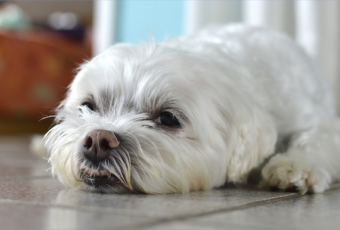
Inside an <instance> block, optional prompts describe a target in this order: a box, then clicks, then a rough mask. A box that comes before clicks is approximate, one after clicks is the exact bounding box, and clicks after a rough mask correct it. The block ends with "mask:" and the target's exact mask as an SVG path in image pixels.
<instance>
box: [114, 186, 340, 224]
mask: <svg viewBox="0 0 340 230" xmlns="http://www.w3.org/2000/svg"><path fill="white" fill-rule="evenodd" d="M334 189H340V183H337V184H333V185H331V186H330V187H329V189H328V190H327V191H330V190H334ZM327 191H326V192H327ZM298 197H304V195H300V194H298V193H289V194H287V195H282V196H279V197H272V198H268V199H263V200H260V201H253V202H249V203H245V204H241V205H238V206H231V207H224V208H223V207H221V208H219V209H215V210H211V211H206V212H201V213H198V214H194V213H193V214H192V213H190V214H187V215H182V216H178V217H174V218H172V219H169V218H159V219H157V220H155V221H154V222H153V223H148V224H145V225H144V226H141V225H139V226H137V225H128V226H122V227H120V228H121V229H134V228H139V229H142V228H149V227H152V226H155V225H157V224H163V223H167V222H172V221H181V220H187V219H190V218H194V217H200V216H207V215H211V214H218V213H222V212H231V211H237V210H243V209H247V208H252V207H256V206H262V205H266V204H269V203H274V202H278V201H283V200H289V199H293V198H298Z"/></svg>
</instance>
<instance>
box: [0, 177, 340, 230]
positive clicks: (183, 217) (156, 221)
mask: <svg viewBox="0 0 340 230" xmlns="http://www.w3.org/2000/svg"><path fill="white" fill-rule="evenodd" d="M46 178H47V177H46ZM33 179H34V178H33ZM42 179H44V178H42ZM339 188H340V183H339V184H335V185H332V186H331V187H330V189H329V190H333V189H339ZM298 197H303V196H302V195H300V194H297V193H288V194H285V195H280V196H276V197H271V198H267V199H262V200H255V201H250V202H246V203H241V204H235V205H232V206H230V205H228V206H227V207H223V205H222V206H217V207H212V208H211V209H210V210H200V211H199V212H194V213H179V214H177V215H174V216H170V217H159V216H158V217H155V218H153V217H150V216H149V215H147V214H146V215H143V213H146V212H145V211H137V212H135V211H131V210H124V209H117V208H106V207H105V208H102V207H94V206H82V205H79V206H70V205H59V204H53V203H46V202H37V201H24V200H11V199H0V204H17V205H28V206H32V205H33V206H40V207H48V208H56V209H72V210H77V211H85V212H97V213H98V212H99V213H105V214H118V215H131V216H136V217H145V218H150V221H148V222H145V223H138V224H132V225H131V224H129V225H122V226H119V227H117V228H119V229H134V228H148V227H152V226H155V225H157V224H161V223H162V224H163V223H167V222H171V221H181V220H187V219H190V218H194V217H200V216H206V215H211V214H217V213H222V212H231V211H236V210H242V209H247V208H251V207H255V206H261V205H266V204H268V203H273V202H278V201H282V200H288V199H293V198H298ZM148 213H149V214H153V213H152V212H151V213H150V212H148ZM152 219H153V220H152Z"/></svg>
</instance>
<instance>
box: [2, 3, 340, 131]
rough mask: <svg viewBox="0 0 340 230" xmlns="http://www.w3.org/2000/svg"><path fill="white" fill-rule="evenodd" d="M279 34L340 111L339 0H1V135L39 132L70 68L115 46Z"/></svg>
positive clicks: (70, 74) (71, 72)
mask: <svg viewBox="0 0 340 230" xmlns="http://www.w3.org/2000/svg"><path fill="white" fill-rule="evenodd" d="M227 23H246V24H250V25H259V26H266V27H271V28H274V29H277V30H280V31H282V32H284V33H286V34H288V35H289V36H291V37H292V38H293V39H294V40H296V41H297V42H298V43H300V44H301V45H302V46H303V47H304V49H305V50H306V51H307V52H308V53H309V54H310V55H311V56H312V57H313V58H314V59H315V60H316V61H317V62H318V63H319V66H320V67H321V69H322V71H323V72H324V74H325V76H326V77H327V80H328V81H329V83H330V85H331V87H332V89H333V92H334V94H335V96H336V98H337V105H338V108H340V100H339V99H340V93H339V90H338V88H339V86H340V69H339V68H340V65H339V61H340V44H339V40H340V1H305V0H300V1H286V0H272V1H267V0H249V1H248V0H247V1H239V0H235V1H213V0H209V1H193V0H192V1H175V0H172V1H170V0H167V1H161V0H158V1H155V0H152V1H143V0H138V1H130V0H124V1H123V0H122V1H101V0H98V1H1V2H0V135H21V134H30V133H41V134H43V133H45V132H46V131H47V130H48V128H49V127H50V126H51V123H52V119H44V120H41V119H42V118H44V117H46V116H48V115H51V114H52V110H53V108H55V107H56V106H57V105H58V103H59V102H60V101H61V100H62V99H63V98H64V96H65V93H66V90H67V86H68V85H69V84H70V82H71V81H72V79H73V76H74V75H75V71H74V70H75V68H77V66H78V65H79V64H80V63H82V62H83V61H84V60H86V59H89V58H91V57H93V56H95V55H97V54H98V53H100V52H102V51H103V50H104V49H106V48H107V47H109V46H110V45H113V44H115V43H118V42H129V43H135V44H137V43H139V42H141V41H149V40H150V34H153V35H154V37H155V39H156V41H162V40H163V39H164V38H166V37H171V36H182V35H187V34H191V33H193V32H195V31H197V30H199V29H201V28H203V27H205V26H208V25H211V24H227Z"/></svg>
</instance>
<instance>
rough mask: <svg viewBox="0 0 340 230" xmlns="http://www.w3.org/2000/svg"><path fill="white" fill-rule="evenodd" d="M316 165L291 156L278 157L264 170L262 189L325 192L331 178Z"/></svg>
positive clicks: (303, 192)
mask: <svg viewBox="0 0 340 230" xmlns="http://www.w3.org/2000/svg"><path fill="white" fill-rule="evenodd" d="M315 163H317V162H313V161H311V160H309V161H306V160H305V159H299V158H296V157H292V156H289V155H277V156H275V157H273V158H272V159H271V160H270V161H269V163H268V164H267V165H266V166H265V167H264V168H263V170H262V181H261V182H260V187H262V188H272V187H277V188H278V189H280V190H286V191H291V190H292V189H295V188H296V189H297V190H298V191H299V193H301V194H305V193H306V192H308V191H309V192H314V193H320V192H323V191H325V190H326V189H327V188H328V187H329V184H330V181H331V178H330V176H329V175H328V174H327V173H326V171H325V170H322V167H319V166H318V165H317V164H315Z"/></svg>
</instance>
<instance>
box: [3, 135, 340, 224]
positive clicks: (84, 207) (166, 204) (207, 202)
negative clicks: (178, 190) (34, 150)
mask: <svg viewBox="0 0 340 230" xmlns="http://www.w3.org/2000/svg"><path fill="white" fill-rule="evenodd" d="M27 140H28V139H27V138H22V139H10V138H9V139H8V138H7V139H6V140H3V139H1V138H0V157H1V159H0V229H85V228H87V229H94V228H105V229H109V228H110V229H111V228H116V229H117V228H118V229H123V228H127V229H136V228H150V229H214V228H218V229H220V228H222V229H275V228H281V229H282V228H300V229H306V228H307V229H309V228H323V229H332V228H333V229H334V228H336V229H340V218H339V216H340V211H339V210H340V203H339V200H340V199H339V197H340V189H338V190H332V191H329V192H327V193H325V194H318V195H308V196H302V197H301V196H299V195H297V194H294V193H283V192H271V191H261V190H258V189H257V188H256V187H252V186H242V187H238V188H236V187H235V186H227V187H224V188H221V189H215V190H212V191H200V192H192V193H189V194H167V195H145V194H94V193H86V192H82V191H79V190H78V189H71V188H66V187H65V186H63V185H62V184H61V183H60V182H59V181H58V180H57V179H52V178H51V177H50V176H49V173H48V172H46V171H45V170H46V169H47V168H48V167H49V166H48V165H47V163H46V161H45V160H43V159H41V158H38V157H35V156H33V155H31V154H30V153H29V150H28V144H29V142H28V141H27Z"/></svg>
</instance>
